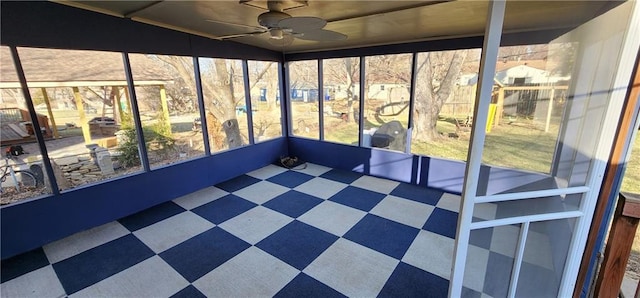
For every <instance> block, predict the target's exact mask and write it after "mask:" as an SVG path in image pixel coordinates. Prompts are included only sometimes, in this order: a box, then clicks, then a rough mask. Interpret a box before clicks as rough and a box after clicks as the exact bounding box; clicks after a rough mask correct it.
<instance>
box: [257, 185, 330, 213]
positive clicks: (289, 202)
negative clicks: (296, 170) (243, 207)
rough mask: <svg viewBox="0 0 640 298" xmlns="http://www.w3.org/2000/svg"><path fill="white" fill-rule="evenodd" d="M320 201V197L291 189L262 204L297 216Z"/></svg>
mask: <svg viewBox="0 0 640 298" xmlns="http://www.w3.org/2000/svg"><path fill="white" fill-rule="evenodd" d="M322 202H324V201H323V200H322V199H319V198H316V197H314V196H310V195H308V194H305V193H301V192H297V191H295V190H291V191H288V192H286V193H284V194H281V195H279V196H278V197H276V198H274V199H273V200H271V201H269V202H266V203H264V204H263V206H265V207H267V208H270V209H273V210H275V211H278V212H280V213H283V214H286V215H288V216H291V217H293V218H297V217H298V216H300V215H302V214H304V213H306V212H307V211H309V210H311V208H313V207H315V206H316V205H318V204H320V203H322Z"/></svg>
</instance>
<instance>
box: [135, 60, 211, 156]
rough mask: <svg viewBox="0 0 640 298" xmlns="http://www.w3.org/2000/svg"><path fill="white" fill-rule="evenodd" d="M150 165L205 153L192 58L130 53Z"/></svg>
mask: <svg viewBox="0 0 640 298" xmlns="http://www.w3.org/2000/svg"><path fill="white" fill-rule="evenodd" d="M129 59H130V63H131V72H132V73H133V82H134V84H135V90H136V98H137V100H138V108H139V110H140V119H141V121H142V129H143V134H144V139H145V143H146V148H147V156H148V158H149V164H150V166H151V168H155V167H158V166H161V165H166V164H171V163H175V162H178V161H181V160H185V159H189V158H194V157H198V156H203V155H204V142H203V138H202V134H199V133H196V132H197V131H198V129H199V128H198V127H197V124H196V123H197V120H198V119H199V118H200V109H199V107H198V97H197V93H196V85H195V75H194V69H193V58H191V57H179V56H165V55H144V54H130V55H129Z"/></svg>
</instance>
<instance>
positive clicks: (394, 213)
mask: <svg viewBox="0 0 640 298" xmlns="http://www.w3.org/2000/svg"><path fill="white" fill-rule="evenodd" d="M433 209H434V207H433V206H431V205H427V204H423V203H418V202H416V201H411V200H407V199H403V198H399V197H396V196H386V197H385V198H384V199H383V200H382V201H380V203H378V205H376V206H375V207H373V209H371V211H369V212H370V213H371V214H375V215H378V216H380V217H384V218H386V219H390V220H393V221H395V222H399V223H401V224H405V225H408V226H412V227H414V228H418V229H421V228H422V226H424V223H425V222H427V219H428V218H429V216H430V215H431V212H433Z"/></svg>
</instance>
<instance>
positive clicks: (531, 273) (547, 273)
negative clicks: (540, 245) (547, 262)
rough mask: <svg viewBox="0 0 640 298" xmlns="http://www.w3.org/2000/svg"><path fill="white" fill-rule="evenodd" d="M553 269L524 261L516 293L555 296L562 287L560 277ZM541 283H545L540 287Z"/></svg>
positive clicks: (522, 295) (519, 294) (520, 294)
mask: <svg viewBox="0 0 640 298" xmlns="http://www.w3.org/2000/svg"><path fill="white" fill-rule="evenodd" d="M557 276H558V275H557V273H556V272H555V271H553V270H550V269H547V268H544V267H541V266H537V265H534V264H531V263H528V262H522V267H521V270H520V278H519V279H518V285H517V291H516V295H518V296H521V297H524V296H529V297H532V296H534V295H539V296H540V297H554V296H557V295H558V290H559V289H560V279H558V277H557ZM540 285H545V286H544V287H540Z"/></svg>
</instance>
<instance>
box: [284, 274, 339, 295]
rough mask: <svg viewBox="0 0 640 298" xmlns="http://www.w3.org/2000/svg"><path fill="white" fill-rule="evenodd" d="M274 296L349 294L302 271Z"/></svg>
mask: <svg viewBox="0 0 640 298" xmlns="http://www.w3.org/2000/svg"><path fill="white" fill-rule="evenodd" d="M274 297H277V298H288V297H290V298H298V297H327V298H329V297H335V298H346V297H347V296H345V295H342V294H340V292H338V291H336V290H334V289H332V288H331V287H329V286H327V285H325V284H323V283H321V282H319V281H317V280H315V279H314V278H312V277H310V276H308V275H306V274H304V273H300V274H298V276H296V278H294V279H293V280H292V281H291V282H290V283H288V284H287V285H286V286H285V287H284V288H283V289H282V290H280V292H278V293H277V294H276V295H275V296H274Z"/></svg>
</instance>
